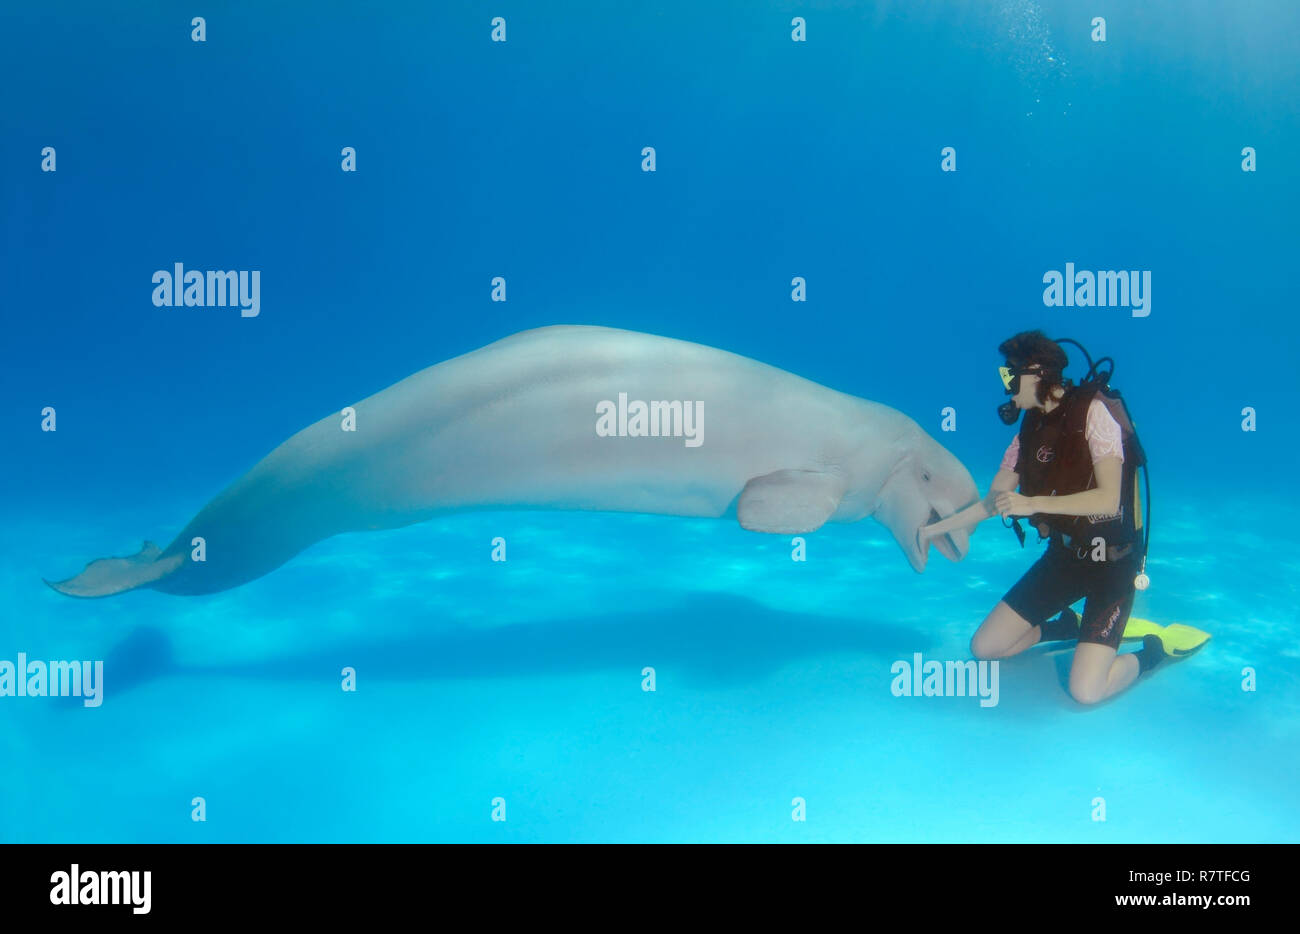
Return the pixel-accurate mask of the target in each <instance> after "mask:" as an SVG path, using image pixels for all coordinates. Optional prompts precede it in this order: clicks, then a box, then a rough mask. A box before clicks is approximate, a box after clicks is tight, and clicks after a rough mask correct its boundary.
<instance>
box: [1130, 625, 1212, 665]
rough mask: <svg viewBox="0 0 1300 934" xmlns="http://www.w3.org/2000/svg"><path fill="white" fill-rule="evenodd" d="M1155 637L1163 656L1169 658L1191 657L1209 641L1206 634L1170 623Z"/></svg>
mask: <svg viewBox="0 0 1300 934" xmlns="http://www.w3.org/2000/svg"><path fill="white" fill-rule="evenodd" d="M1126 632H1127V630H1126ZM1156 635H1157V636H1158V637H1159V638H1160V644H1161V645H1163V646H1164V647H1165V654H1166V655H1168V656H1169V657H1171V658H1181V657H1183V656H1184V655H1191V654H1192V653H1193V652H1195V651H1196V650H1197V649H1199V648H1200V647H1201V646H1203V645H1205V643H1207V642H1209V641H1210V634H1209V633H1208V632H1203V631H1201V630H1200V629H1196V628H1195V627H1193V626H1188V625H1186V624H1184V623H1170V624H1169V625H1168V626H1166V627H1165V628H1164V631H1163V632H1158V633H1156Z"/></svg>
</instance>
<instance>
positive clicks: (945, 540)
mask: <svg viewBox="0 0 1300 934" xmlns="http://www.w3.org/2000/svg"><path fill="white" fill-rule="evenodd" d="M943 518H944V517H943V516H941V515H939V510H937V509H935V508H934V507H933V506H931V507H930V518H929V519H927V520H926V521H925V524H926V525H934V523H936V522H940V521H942V520H943ZM917 534H918V536H919V535H920V530H919V529H918V530H917ZM930 542H931V543H932V544H933V545H934V547H935V549H936V550H937V551H938V552H939V554H941V555H943V556H944V557H945V558H947V559H948V560H949V561H960V560H961V559H962V558H964V557H965V556H966V552H965V549H964V548H963V547H962V545H961V544H959V543H958V541H957V539H956V538H954V537H953V535H952V533H951V532H945V533H944V534H943V535H940V536H937V537H936V538H932V539H930Z"/></svg>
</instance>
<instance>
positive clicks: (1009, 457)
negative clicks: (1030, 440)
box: [1002, 435, 1020, 473]
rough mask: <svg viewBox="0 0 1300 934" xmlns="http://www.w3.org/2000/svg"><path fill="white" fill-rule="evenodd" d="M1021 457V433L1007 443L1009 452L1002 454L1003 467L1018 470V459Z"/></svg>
mask: <svg viewBox="0 0 1300 934" xmlns="http://www.w3.org/2000/svg"><path fill="white" fill-rule="evenodd" d="M1018 457H1020V435H1016V436H1015V437H1014V438H1012V439H1011V443H1010V444H1009V445H1007V452H1006V453H1005V454H1003V455H1002V469H1003V470H1009V471H1011V472H1012V473H1015V472H1016V459H1017V458H1018Z"/></svg>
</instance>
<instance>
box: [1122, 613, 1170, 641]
mask: <svg viewBox="0 0 1300 934" xmlns="http://www.w3.org/2000/svg"><path fill="white" fill-rule="evenodd" d="M1164 631H1165V627H1164V626H1161V625H1160V624H1159V623H1153V622H1151V620H1149V619H1140V618H1138V617H1136V616H1130V617H1129V618H1128V625H1126V626H1125V627H1124V638H1125V639H1141V638H1142V637H1143V636H1158V635H1160V634H1161V633H1162V632H1164Z"/></svg>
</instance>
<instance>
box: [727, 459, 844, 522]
mask: <svg viewBox="0 0 1300 934" xmlns="http://www.w3.org/2000/svg"><path fill="white" fill-rule="evenodd" d="M843 496H844V481H843V480H842V479H841V478H840V477H837V476H835V475H834V474H829V473H823V472H822V471H819V470H777V471H774V472H773V473H769V474H764V475H763V476H761V477H755V478H754V479H752V480H750V481H749V482H748V483H746V484H745V489H744V490H743V491H742V492H741V494H740V502H738V503H737V504H736V517H737V518H738V519H739V520H740V524H741V526H742V527H743V528H746V529H749V530H750V531H751V532H776V533H780V534H795V533H799V532H812V531H815V530H817V529H819V528H821V527H822V525H823V524H824V523H825V522H826V520H827V519H829V518H830V517H831V516H832V515H834V513H835V510H836V509H838V508H839V506H840V499H841V498H842V497H843Z"/></svg>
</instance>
